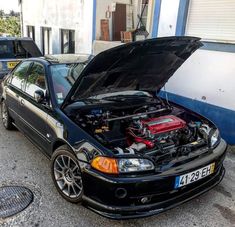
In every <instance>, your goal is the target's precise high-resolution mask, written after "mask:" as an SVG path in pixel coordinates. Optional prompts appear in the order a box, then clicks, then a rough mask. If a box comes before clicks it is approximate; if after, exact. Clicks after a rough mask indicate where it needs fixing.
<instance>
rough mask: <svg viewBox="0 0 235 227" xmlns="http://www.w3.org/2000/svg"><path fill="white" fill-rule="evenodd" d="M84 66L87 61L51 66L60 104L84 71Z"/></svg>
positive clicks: (54, 87) (55, 90)
mask: <svg viewBox="0 0 235 227" xmlns="http://www.w3.org/2000/svg"><path fill="white" fill-rule="evenodd" d="M84 67H85V63H80V64H66V65H65V64H58V65H51V66H50V70H51V76H52V83H53V89H54V93H55V96H56V99H57V103H58V104H61V103H62V102H63V101H64V98H65V97H66V95H67V94H68V92H69V90H70V89H71V87H72V85H73V84H74V82H75V81H76V79H77V78H78V77H79V75H80V74H81V72H82V71H83V69H84Z"/></svg>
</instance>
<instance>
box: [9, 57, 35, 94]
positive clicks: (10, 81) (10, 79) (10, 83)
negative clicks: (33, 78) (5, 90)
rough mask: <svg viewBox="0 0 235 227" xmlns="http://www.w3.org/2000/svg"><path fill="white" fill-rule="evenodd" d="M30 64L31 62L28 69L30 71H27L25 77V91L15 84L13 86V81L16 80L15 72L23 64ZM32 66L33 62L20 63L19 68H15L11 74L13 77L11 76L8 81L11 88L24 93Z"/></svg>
mask: <svg viewBox="0 0 235 227" xmlns="http://www.w3.org/2000/svg"><path fill="white" fill-rule="evenodd" d="M28 62H29V67H28V70H27V72H26V75H25V79H24V85H23V89H21V88H19V87H17V86H15V85H14V84H12V80H13V78H14V73H15V71H16V70H17V69H18V68H19V67H20V66H21V65H22V64H24V63H28ZM31 66H32V61H22V62H20V63H19V64H18V65H17V67H16V68H14V69H13V71H12V72H11V76H10V78H9V80H8V84H9V85H10V86H11V87H13V88H14V89H16V90H18V91H19V92H21V93H24V90H25V85H26V79H27V78H28V73H29V70H30V68H31Z"/></svg>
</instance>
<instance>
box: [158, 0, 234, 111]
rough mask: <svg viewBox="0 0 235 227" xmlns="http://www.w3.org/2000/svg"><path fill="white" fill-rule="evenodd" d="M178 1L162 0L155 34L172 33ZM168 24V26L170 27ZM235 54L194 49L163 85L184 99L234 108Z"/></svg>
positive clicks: (171, 34) (170, 34)
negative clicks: (157, 28)
mask: <svg viewBox="0 0 235 227" xmlns="http://www.w3.org/2000/svg"><path fill="white" fill-rule="evenodd" d="M178 6H179V0H174V1H172V0H162V4H161V12H160V20H159V30H158V36H159V37H160V36H174V35H175V27H176V22H177V15H178ZM170 25H171V26H172V27H171V26H170ZM234 62H235V53H228V52H220V51H210V50H204V49H201V50H197V51H196V52H195V53H194V54H193V55H192V56H191V57H190V58H189V59H188V60H187V61H186V62H185V63H184V64H183V65H182V66H181V67H180V69H179V70H178V71H177V72H176V73H175V75H174V76H173V77H172V78H171V79H170V80H169V81H168V83H167V84H166V90H167V91H169V92H171V93H174V94H177V95H181V96H184V97H187V98H191V99H195V100H199V101H202V102H206V103H209V104H213V105H216V106H219V107H224V108H227V109H231V110H235V103H234V99H233V98H232V97H234V91H235V76H234V72H235V64H234Z"/></svg>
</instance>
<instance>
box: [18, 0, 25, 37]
mask: <svg viewBox="0 0 235 227" xmlns="http://www.w3.org/2000/svg"><path fill="white" fill-rule="evenodd" d="M19 5H20V30H21V37H23V36H24V24H23V0H19Z"/></svg>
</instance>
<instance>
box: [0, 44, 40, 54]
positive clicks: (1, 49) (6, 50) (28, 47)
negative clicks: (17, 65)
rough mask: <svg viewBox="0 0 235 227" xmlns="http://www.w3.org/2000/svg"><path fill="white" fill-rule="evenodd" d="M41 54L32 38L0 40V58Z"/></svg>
mask: <svg viewBox="0 0 235 227" xmlns="http://www.w3.org/2000/svg"><path fill="white" fill-rule="evenodd" d="M40 56H42V54H41V52H40V50H39V49H38V47H37V46H36V44H35V43H34V42H33V41H32V40H7V41H0V58H31V57H40Z"/></svg>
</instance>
